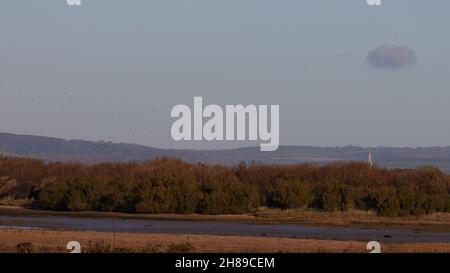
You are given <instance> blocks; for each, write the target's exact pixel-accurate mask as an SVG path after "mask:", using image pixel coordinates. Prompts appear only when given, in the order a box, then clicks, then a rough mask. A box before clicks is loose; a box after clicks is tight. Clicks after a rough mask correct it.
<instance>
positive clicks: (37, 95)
mask: <svg viewBox="0 0 450 273" xmlns="http://www.w3.org/2000/svg"><path fill="white" fill-rule="evenodd" d="M82 1H83V5H82V6H81V7H68V6H67V5H66V4H65V1H64V0H46V1H25V0H3V1H2V3H1V4H2V7H1V9H0V131H4V132H12V133H26V134H38V135H48V136H55V137H63V138H70V139H72V138H82V139H89V140H102V139H103V140H111V141H115V142H133V143H140V144H145V145H150V146H156V147H175V148H186V147H188V148H216V147H220V148H223V147H234V146H236V145H249V143H239V144H235V143H231V144H230V143H220V144H219V143H176V142H174V141H172V140H171V138H170V136H169V133H170V126H171V124H172V122H173V120H172V119H171V118H170V110H171V108H172V107H173V106H174V105H176V104H180V103H182V104H192V101H193V97H194V96H203V97H204V99H205V100H206V103H214V104H220V105H224V104H279V105H280V108H281V109H280V114H281V117H280V126H281V127H280V128H281V131H280V138H281V144H282V145H287V144H295V145H318V146H335V145H351V144H352V145H363V146H378V145H388V146H435V145H439V146H444V145H450V126H447V122H448V120H450V107H448V105H450V90H449V86H450V77H449V76H448V75H450V34H449V32H448V25H450V17H449V16H448V13H449V11H450V1H446V0H433V1H425V0H422V1H420V0H385V1H384V6H382V7H369V6H368V5H367V4H366V1H364V0H345V1H338V0H323V1H320V0H305V1H300V0H292V1H290V0H283V1H274V0H272V1H266V0H245V1H242V0H226V1H225V0H221V1H218V0H217V1H213V0H192V1H188V0H179V1H175V0H174V1H167V0H158V1H148V0H133V1H124V0H82ZM383 45H395V46H402V47H407V48H409V49H411V50H413V51H414V53H415V55H416V58H417V63H416V65H413V66H411V67H406V68H403V69H398V70H389V69H379V68H375V67H373V66H371V65H370V64H369V63H367V61H366V56H367V54H368V53H369V52H371V51H372V50H374V49H376V48H378V47H380V46H383Z"/></svg>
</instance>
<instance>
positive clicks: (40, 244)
mask: <svg viewBox="0 0 450 273" xmlns="http://www.w3.org/2000/svg"><path fill="white" fill-rule="evenodd" d="M114 237H115V239H114ZM69 241H78V242H80V243H81V245H82V248H84V250H86V249H87V248H89V249H90V252H96V250H98V251H101V252H104V249H105V248H106V250H108V248H109V247H112V246H113V245H114V247H115V250H116V252H171V251H176V250H177V249H181V251H183V249H187V247H188V246H189V250H195V252H202V253H203V252H222V253H233V252H246V253H274V252H294V253H309V252H314V253H319V252H320V253H323V252H333V253H335V252H337V253H348V252H367V251H366V243H365V242H357V241H332V240H309V239H290V238H272V237H250V236H211V235H183V234H172V235H171V234H148V233H145V234H144V233H116V234H115V236H114V235H113V234H112V233H110V232H86V231H43V230H15V229H5V230H0V252H17V246H18V245H19V244H23V243H31V244H32V245H33V250H34V251H36V252H68V251H67V250H65V246H66V244H67V243H68V242H69ZM92 246H96V247H94V248H93V247H92ZM382 251H383V252H450V243H442V244H439V243H402V244H385V245H382Z"/></svg>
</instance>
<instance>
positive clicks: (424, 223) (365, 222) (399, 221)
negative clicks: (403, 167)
mask: <svg viewBox="0 0 450 273" xmlns="http://www.w3.org/2000/svg"><path fill="white" fill-rule="evenodd" d="M254 216H255V218H256V219H258V220H259V221H262V222H272V223H274V224H276V223H291V224H311V225H331V226H355V227H377V228H382V227H383V226H384V227H389V228H404V229H405V228H408V229H416V230H428V231H450V213H433V214H428V215H421V216H410V217H381V216H377V215H376V214H375V213H373V212H370V211H369V212H368V211H360V210H349V211H344V212H342V211H337V212H317V211H314V210H306V209H289V210H277V209H266V208H261V209H258V211H256V212H255V213H254Z"/></svg>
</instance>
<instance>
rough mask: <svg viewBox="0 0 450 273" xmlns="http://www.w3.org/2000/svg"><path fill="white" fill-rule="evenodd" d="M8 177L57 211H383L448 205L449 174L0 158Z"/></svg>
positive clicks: (364, 167)
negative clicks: (293, 209) (87, 163)
mask: <svg viewBox="0 0 450 273" xmlns="http://www.w3.org/2000/svg"><path fill="white" fill-rule="evenodd" d="M2 181H3V182H2ZM4 181H6V182H4ZM8 181H9V184H8V185H15V186H14V187H9V188H7V190H6V191H5V190H4V191H3V192H1V191H0V197H14V198H31V199H32V200H33V206H35V207H38V208H41V209H48V210H62V211H87V210H89V211H91V210H93V211H115V212H128V213H183V214H188V213H200V214H240V213H250V212H253V211H254V210H255V209H256V208H258V207H269V208H280V209H292V208H312V209H316V210H319V211H346V210H349V209H360V210H372V211H375V212H377V213H378V214H379V215H384V216H408V215H420V214H427V213H433V212H450V176H449V175H447V174H445V173H443V172H441V171H440V170H439V169H437V168H433V167H421V168H416V169H386V168H379V167H370V166H369V165H368V164H366V163H362V162H337V163H330V164H327V165H316V164H296V165H263V164H258V163H254V164H244V163H241V164H239V165H237V166H233V167H227V166H220V165H207V164H200V163H199V164H189V163H186V162H183V161H180V160H177V159H169V158H161V159H157V160H153V161H148V162H144V163H137V162H129V163H103V164H96V165H84V164H80V163H48V164H46V163H44V162H42V161H39V160H33V159H23V158H14V157H0V189H1V187H2V183H8ZM11 181H14V182H15V184H14V183H11ZM4 187H5V186H4Z"/></svg>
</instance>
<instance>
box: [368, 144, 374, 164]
mask: <svg viewBox="0 0 450 273" xmlns="http://www.w3.org/2000/svg"><path fill="white" fill-rule="evenodd" d="M367 164H369V166H370V167H372V166H373V160H372V149H371V148H369V154H368V155H367Z"/></svg>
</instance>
